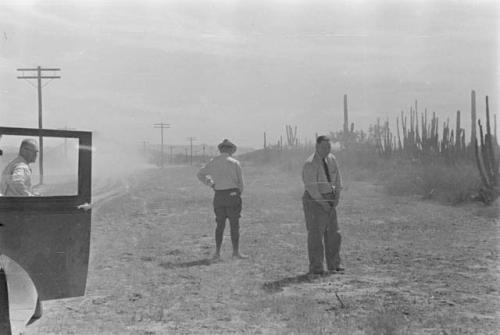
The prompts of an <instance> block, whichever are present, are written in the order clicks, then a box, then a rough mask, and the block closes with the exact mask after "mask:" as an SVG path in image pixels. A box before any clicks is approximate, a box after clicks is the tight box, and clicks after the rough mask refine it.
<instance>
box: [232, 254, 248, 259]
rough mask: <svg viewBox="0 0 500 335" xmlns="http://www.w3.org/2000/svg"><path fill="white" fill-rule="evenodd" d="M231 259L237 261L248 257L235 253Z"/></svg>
mask: <svg viewBox="0 0 500 335" xmlns="http://www.w3.org/2000/svg"><path fill="white" fill-rule="evenodd" d="M233 258H237V259H247V258H248V256H247V255H243V254H240V253H239V252H235V253H233Z"/></svg>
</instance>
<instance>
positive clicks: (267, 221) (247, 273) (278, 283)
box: [28, 166, 500, 334]
mask: <svg viewBox="0 0 500 335" xmlns="http://www.w3.org/2000/svg"><path fill="white" fill-rule="evenodd" d="M195 172H196V170H195V169H194V168H189V167H177V168H168V169H165V170H163V171H160V170H154V169H152V170H147V171H144V173H143V174H135V175H134V176H132V177H130V178H127V179H123V180H126V182H124V181H122V182H121V183H122V185H121V186H119V187H118V188H119V189H120V190H121V191H120V192H115V193H110V195H112V196H110V197H108V198H106V197H104V198H106V199H104V198H101V199H99V200H100V203H99V206H97V208H95V209H94V212H93V229H92V245H91V263H90V270H89V279H88V284H87V294H86V296H84V297H81V298H75V299H67V300H59V301H48V302H44V312H45V313H44V316H43V318H42V319H41V321H39V322H38V323H36V324H34V325H33V326H31V327H30V328H29V329H28V334H192V333H194V334H229V333H232V334H240V333H246V334H496V333H497V329H500V327H499V326H500V325H499V320H500V314H499V311H500V309H499V307H500V299H499V290H500V286H499V279H500V272H499V270H500V268H499V263H498V245H499V244H498V242H499V233H498V232H499V224H500V221H499V219H498V207H495V208H489V209H485V208H483V207H482V206H481V205H479V204H470V205H466V206H463V207H451V206H445V205H440V204H437V203H433V202H430V201H423V200H420V199H418V198H412V197H404V198H402V197H391V196H387V195H385V194H384V193H383V192H382V188H381V187H380V186H376V185H373V184H371V183H367V182H354V181H349V180H347V181H346V186H347V189H346V190H345V191H344V193H343V199H342V201H341V204H340V207H339V220H340V225H341V230H342V234H343V246H342V256H343V263H344V265H345V267H346V273H345V274H343V275H331V276H324V277H319V278H313V279H311V278H308V277H306V276H304V274H305V272H306V271H307V254H306V232H305V227H304V223H303V222H304V220H303V213H302V208H301V202H300V197H301V193H302V185H301V182H300V178H299V175H297V174H289V173H284V172H282V171H280V170H272V169H271V168H268V169H266V170H262V169H257V168H255V167H251V166H248V167H245V181H246V184H247V189H246V190H245V193H244V195H243V201H244V208H243V217H242V220H241V227H242V228H241V231H242V237H241V243H242V251H243V252H244V253H246V254H248V255H249V256H250V258H249V259H248V260H238V261H234V260H232V259H231V257H230V239H229V236H228V234H229V231H228V228H227V230H226V236H225V240H224V247H223V261H222V262H220V263H215V264H211V263H210V262H209V257H210V255H211V253H212V251H213V230H214V220H213V214H212V210H211V191H210V190H209V189H208V188H206V187H204V186H203V185H201V184H200V183H199V182H198V181H197V180H196V178H195ZM116 187H117V186H116V185H114V186H112V187H111V188H114V189H115V190H116ZM101 191H102V190H101ZM101 194H105V192H104V191H102V192H101Z"/></svg>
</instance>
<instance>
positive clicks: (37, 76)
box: [17, 66, 61, 184]
mask: <svg viewBox="0 0 500 335" xmlns="http://www.w3.org/2000/svg"><path fill="white" fill-rule="evenodd" d="M17 71H21V72H22V73H23V74H22V75H21V76H18V77H17V79H36V80H37V89H38V129H42V128H43V125H42V79H50V80H53V79H60V78H61V76H56V75H43V74H42V72H43V71H52V72H57V71H61V69H59V68H42V67H41V66H38V67H36V68H19V69H17ZM26 71H28V72H32V71H36V74H30V75H24V72H26ZM30 84H31V83H30ZM39 145H40V148H39V151H40V158H39V160H38V164H39V165H38V166H39V170H40V184H43V137H42V136H40V137H39Z"/></svg>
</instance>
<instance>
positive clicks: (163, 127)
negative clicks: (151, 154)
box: [153, 122, 170, 168]
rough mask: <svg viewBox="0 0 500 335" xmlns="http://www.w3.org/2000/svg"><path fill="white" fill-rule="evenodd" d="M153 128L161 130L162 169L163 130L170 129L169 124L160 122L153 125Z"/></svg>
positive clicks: (162, 162) (162, 159) (162, 160)
mask: <svg viewBox="0 0 500 335" xmlns="http://www.w3.org/2000/svg"><path fill="white" fill-rule="evenodd" d="M153 127H154V128H160V129H161V167H162V168H163V164H164V158H163V129H168V128H170V124H168V123H163V122H160V123H155V124H153Z"/></svg>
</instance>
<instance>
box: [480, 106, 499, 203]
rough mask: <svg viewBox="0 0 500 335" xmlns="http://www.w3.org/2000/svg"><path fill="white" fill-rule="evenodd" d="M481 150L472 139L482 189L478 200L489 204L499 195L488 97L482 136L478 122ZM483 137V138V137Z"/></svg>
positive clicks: (496, 162) (481, 128)
mask: <svg viewBox="0 0 500 335" xmlns="http://www.w3.org/2000/svg"><path fill="white" fill-rule="evenodd" d="M478 126H479V136H480V144H481V149H480V150H479V146H478V143H477V138H475V139H474V144H475V155H476V163H477V167H478V170H479V175H480V177H481V182H482V187H481V189H480V194H479V196H480V199H481V201H483V202H484V203H485V204H487V205H489V204H491V203H492V202H493V201H494V200H495V199H496V198H497V197H498V196H499V195H500V190H499V189H498V181H499V176H498V175H499V172H498V167H499V165H498V161H497V160H496V159H495V154H496V153H495V151H496V150H495V148H494V147H493V138H492V135H491V127H490V111H489V106H488V96H486V134H483V126H482V124H481V120H478ZM483 135H484V136H483Z"/></svg>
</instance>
